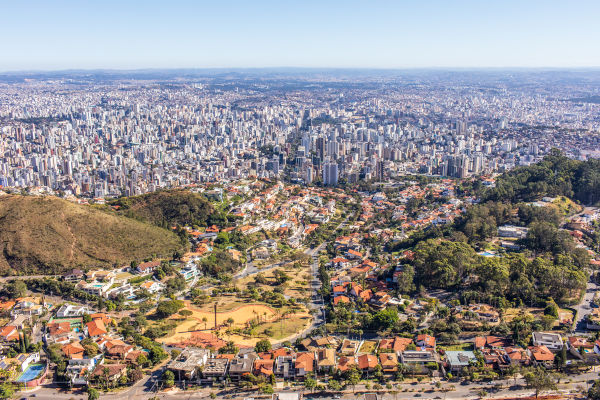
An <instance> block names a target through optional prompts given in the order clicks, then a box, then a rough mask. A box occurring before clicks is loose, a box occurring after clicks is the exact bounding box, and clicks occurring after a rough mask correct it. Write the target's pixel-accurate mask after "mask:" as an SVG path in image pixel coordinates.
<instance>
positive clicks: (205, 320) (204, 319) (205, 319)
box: [202, 317, 208, 330]
mask: <svg viewBox="0 0 600 400" xmlns="http://www.w3.org/2000/svg"><path fill="white" fill-rule="evenodd" d="M202 322H204V330H206V323H207V322H208V318H206V317H202Z"/></svg>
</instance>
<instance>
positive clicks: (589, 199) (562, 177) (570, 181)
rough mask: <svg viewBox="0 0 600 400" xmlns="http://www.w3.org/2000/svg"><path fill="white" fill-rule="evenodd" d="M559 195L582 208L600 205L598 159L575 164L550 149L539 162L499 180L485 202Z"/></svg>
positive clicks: (485, 197)
mask: <svg viewBox="0 0 600 400" xmlns="http://www.w3.org/2000/svg"><path fill="white" fill-rule="evenodd" d="M560 195H562V196H566V197H569V198H571V199H574V200H577V201H579V202H580V203H581V204H585V205H595V204H598V203H600V160H599V159H591V160H588V161H577V160H573V159H570V158H567V157H565V156H564V155H563V154H562V153H561V152H560V151H559V150H552V152H551V153H550V154H549V155H548V156H546V157H544V159H543V160H542V161H541V162H539V163H537V164H534V165H531V166H527V167H518V168H515V169H513V170H511V171H509V172H507V173H505V174H503V175H501V176H500V177H498V179H497V180H496V187H495V188H493V189H490V190H489V191H488V192H487V193H486V194H485V196H484V199H485V200H492V201H502V202H511V203H518V202H521V201H533V200H537V199H539V198H540V197H542V196H552V197H553V196H560Z"/></svg>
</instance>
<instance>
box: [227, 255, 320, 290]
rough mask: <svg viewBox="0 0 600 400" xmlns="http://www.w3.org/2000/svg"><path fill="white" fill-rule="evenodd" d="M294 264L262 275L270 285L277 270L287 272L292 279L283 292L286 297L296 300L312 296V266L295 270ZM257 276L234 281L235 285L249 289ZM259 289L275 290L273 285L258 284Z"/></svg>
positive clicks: (273, 269) (270, 270) (264, 272)
mask: <svg viewBox="0 0 600 400" xmlns="http://www.w3.org/2000/svg"><path fill="white" fill-rule="evenodd" d="M292 265H293V264H291V263H290V264H287V265H285V266H282V267H279V268H272V269H269V270H266V271H261V272H260V273H261V274H262V275H263V276H264V277H265V279H266V280H267V281H268V282H269V283H273V284H274V281H275V278H274V273H275V270H277V269H278V270H280V271H283V272H285V273H286V274H287V275H288V276H289V277H290V278H291V279H290V280H289V281H288V282H286V283H285V290H284V292H283V294H284V295H286V296H290V297H293V298H296V299H300V298H304V297H307V296H310V292H309V289H310V286H309V281H310V266H303V267H302V268H295V267H293V266H292ZM255 277H256V274H255V275H250V276H247V277H245V278H243V279H238V280H235V281H234V284H235V285H236V286H238V287H247V286H248V285H249V284H254V278H255ZM256 287H257V288H261V289H263V290H265V291H271V290H273V287H274V286H273V285H271V284H257V285H256Z"/></svg>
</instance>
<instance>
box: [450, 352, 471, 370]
mask: <svg viewBox="0 0 600 400" xmlns="http://www.w3.org/2000/svg"><path fill="white" fill-rule="evenodd" d="M446 360H447V362H448V369H449V370H450V371H451V372H453V373H458V372H460V371H462V369H463V368H466V367H468V366H469V365H471V363H474V362H475V361H477V357H475V353H473V352H472V351H466V350H461V351H446Z"/></svg>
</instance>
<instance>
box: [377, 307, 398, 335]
mask: <svg viewBox="0 0 600 400" xmlns="http://www.w3.org/2000/svg"><path fill="white" fill-rule="evenodd" d="M398 320H399V317H398V312H397V311H396V309H395V308H386V309H383V310H380V311H378V312H377V313H376V314H375V316H374V317H373V327H374V328H376V329H381V330H384V329H390V328H393V327H394V326H395V325H396V324H397V323H398Z"/></svg>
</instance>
